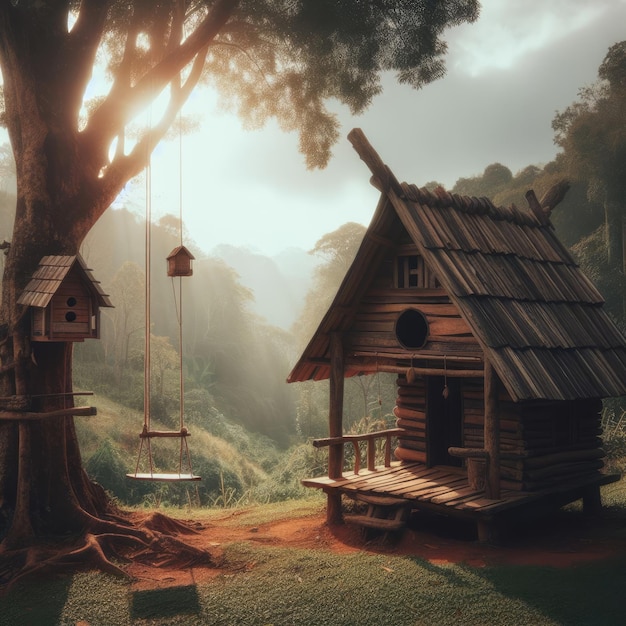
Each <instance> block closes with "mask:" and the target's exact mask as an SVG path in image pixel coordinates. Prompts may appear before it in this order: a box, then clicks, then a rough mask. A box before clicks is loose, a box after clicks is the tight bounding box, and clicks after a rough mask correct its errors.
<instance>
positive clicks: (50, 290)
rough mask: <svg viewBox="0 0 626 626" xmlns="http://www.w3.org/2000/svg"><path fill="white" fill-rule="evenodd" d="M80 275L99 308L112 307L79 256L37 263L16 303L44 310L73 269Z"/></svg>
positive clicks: (45, 258)
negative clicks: (76, 269)
mask: <svg viewBox="0 0 626 626" xmlns="http://www.w3.org/2000/svg"><path fill="white" fill-rule="evenodd" d="M75 266H76V267H77V268H78V269H79V272H80V273H81V275H82V277H83V279H84V284H85V287H86V288H87V289H88V290H89V291H90V292H91V295H92V296H93V297H94V298H95V300H96V302H97V303H98V305H99V306H102V307H112V306H113V304H112V303H111V301H110V299H109V296H108V295H107V294H105V293H104V291H103V290H102V287H100V283H99V281H97V280H96V279H95V278H94V276H93V273H92V271H91V270H90V269H88V268H87V265H86V264H85V261H84V259H83V258H82V257H81V256H80V254H75V255H49V256H45V257H43V258H42V259H41V261H39V265H38V267H37V269H36V270H35V272H34V274H33V275H32V278H31V279H30V281H29V283H28V284H27V285H26V287H25V288H24V291H22V293H21V295H20V297H19V298H18V301H17V303H18V304H23V305H25V306H34V307H39V308H44V307H46V306H48V304H49V303H50V300H52V297H53V296H54V294H55V293H56V292H57V290H58V289H59V287H60V286H61V284H62V283H63V281H64V280H65V279H66V278H67V276H68V275H69V273H70V271H71V270H72V268H73V267H75Z"/></svg>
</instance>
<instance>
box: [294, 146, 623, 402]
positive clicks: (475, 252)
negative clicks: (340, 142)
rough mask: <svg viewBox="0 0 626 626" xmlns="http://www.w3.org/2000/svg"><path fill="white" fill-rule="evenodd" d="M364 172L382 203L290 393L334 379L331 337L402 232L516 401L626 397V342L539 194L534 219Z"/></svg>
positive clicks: (343, 326)
mask: <svg viewBox="0 0 626 626" xmlns="http://www.w3.org/2000/svg"><path fill="white" fill-rule="evenodd" d="M376 156H377V155H376ZM362 158H363V156H362ZM364 160H366V159H365V158H364ZM366 162H367V160H366ZM368 165H370V169H372V171H373V173H374V176H375V178H376V184H377V186H379V187H381V188H382V189H383V192H382V196H381V201H380V202H379V205H378V209H377V211H376V214H375V216H374V218H373V220H372V223H371V224H370V227H369V228H368V230H367V232H366V235H365V237H364V240H363V243H362V245H361V247H360V249H359V251H358V253H357V255H356V258H355V260H354V262H353V264H352V266H351V268H350V270H349V271H348V274H347V275H346V277H345V279H344V281H343V283H342V285H341V287H340V289H339V292H338V293H337V296H336V297H335V300H334V301H333V303H332V305H331V307H330V309H329V311H328V312H327V314H326V316H325V317H324V319H323V320H322V322H321V324H320V326H319V328H318V330H317V332H316V333H315V335H314V336H313V338H312V340H311V342H310V343H309V345H308V346H307V348H306V349H305V351H304V353H303V355H302V357H301V358H300V360H299V361H298V363H297V364H296V366H295V367H294V369H293V371H292V372H291V374H290V376H289V378H288V380H289V381H290V382H295V381H298V380H307V379H310V378H315V379H320V378H326V377H328V374H329V367H328V366H325V367H324V366H322V367H320V365H319V364H321V363H322V362H323V360H324V359H327V358H328V343H329V339H328V338H329V335H330V332H332V331H342V330H347V329H348V328H349V326H350V324H351V313H350V312H351V311H355V305H356V304H357V302H358V298H359V297H360V296H361V295H362V294H363V293H364V289H365V286H364V284H363V283H366V282H367V277H368V276H370V275H371V274H372V272H373V268H374V266H375V265H376V264H377V263H379V262H380V258H381V257H380V255H377V253H376V247H377V246H378V247H379V248H380V247H381V245H384V244H386V245H389V244H390V241H392V240H393V239H394V237H395V238H397V236H398V226H399V224H401V225H402V227H403V230H406V232H407V233H408V234H409V236H410V238H411V239H412V241H413V242H414V244H415V245H416V247H417V248H418V250H419V253H420V255H421V256H422V257H423V258H424V261H425V263H426V264H427V265H428V267H429V268H430V270H431V271H432V272H433V273H434V274H435V275H436V277H437V279H438V280H439V282H440V284H441V286H442V287H443V288H444V290H445V291H446V292H447V294H448V296H449V298H450V300H451V301H452V302H453V303H454V304H455V305H456V306H457V307H458V310H459V311H460V313H461V316H462V317H463V318H464V320H465V321H466V322H467V324H468V326H469V327H470V329H471V331H472V334H473V335H474V337H475V338H476V339H477V341H478V342H479V344H480V346H481V347H482V350H483V353H484V354H485V356H486V358H488V359H490V361H491V362H492V364H493V366H494V368H495V370H496V372H497V373H498V375H499V377H500V379H501V380H502V382H503V384H504V386H505V387H506V389H507V391H508V392H509V394H510V396H511V397H512V398H513V399H514V400H516V401H522V400H534V399H548V400H575V399H579V398H604V397H611V396H621V395H626V340H625V339H624V337H623V335H622V334H621V333H620V331H619V330H618V328H617V327H616V325H615V324H614V322H613V321H612V320H611V318H610V317H609V316H608V315H607V314H606V312H605V311H604V310H603V308H602V305H603V303H604V300H603V298H602V296H601V294H600V293H599V292H598V290H597V289H596V288H595V287H594V285H593V284H592V283H591V282H590V281H589V279H588V278H587V277H586V276H585V275H584V274H583V272H582V271H581V269H580V268H579V267H578V265H577V264H576V262H575V261H574V259H573V258H572V256H571V254H570V253H569V252H568V250H567V249H566V248H565V247H564V246H563V245H562V244H561V243H560V242H559V240H558V239H557V237H556V235H555V232H554V229H553V227H552V225H551V224H550V222H549V218H548V215H547V214H546V213H543V212H542V211H541V209H540V207H538V203H536V200H535V201H534V202H535V203H536V205H535V206H533V204H532V200H533V199H534V195H532V196H531V208H529V209H528V210H521V209H518V208H516V207H514V206H513V207H510V208H505V207H496V206H495V205H494V204H493V203H492V202H491V201H490V200H488V199H487V198H470V197H464V196H459V195H455V194H450V193H448V192H446V191H444V190H443V189H441V188H440V189H438V190H437V192H436V193H433V192H431V191H429V190H427V189H424V188H422V189H420V188H418V187H416V186H415V185H409V184H406V183H403V184H401V185H400V184H399V183H397V181H396V180H395V177H394V176H393V174H392V173H391V172H390V170H389V168H387V167H386V166H383V167H384V169H382V168H381V167H380V166H379V165H374V167H372V165H371V164H370V163H368ZM316 363H317V366H316V367H312V364H316ZM353 373H354V372H353Z"/></svg>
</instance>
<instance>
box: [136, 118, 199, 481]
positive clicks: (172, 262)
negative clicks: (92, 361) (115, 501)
mask: <svg viewBox="0 0 626 626" xmlns="http://www.w3.org/2000/svg"><path fill="white" fill-rule="evenodd" d="M180 135H182V128H181V130H180V134H179V167H180V197H179V231H180V245H179V246H178V247H176V248H174V250H172V252H171V253H170V254H169V255H168V257H167V275H168V276H171V277H172V290H173V292H174V300H175V305H176V306H175V308H176V316H177V318H178V357H179V359H178V368H179V390H180V401H179V427H178V430H152V427H151V413H150V390H151V384H150V383H151V375H150V374H151V363H150V328H151V311H150V308H151V307H150V300H151V297H150V296H151V294H150V283H151V276H150V274H151V262H152V245H151V243H152V242H151V224H152V216H151V208H152V207H151V204H152V202H151V193H152V191H151V189H152V180H151V165H150V162H148V166H147V168H146V233H145V266H146V269H145V271H146V286H145V324H146V326H145V346H146V348H145V357H144V403H143V404H144V416H143V429H142V431H141V433H140V434H139V439H140V445H139V455H138V457H137V465H136V467H135V472H134V473H129V474H126V476H127V477H128V478H133V479H135V480H154V481H169V482H177V481H188V480H200V476H196V475H195V474H194V473H193V470H192V467H191V455H190V453H189V446H188V445H187V437H189V436H190V433H189V431H188V430H187V428H186V426H185V421H184V415H185V406H184V392H185V389H184V375H183V283H182V279H183V277H185V276H191V275H192V273H193V270H192V267H191V261H192V260H193V258H194V257H193V255H192V254H191V253H190V252H189V250H187V248H185V246H184V245H183V208H182V207H183V203H182V138H181V136H180ZM175 277H178V294H179V296H178V300H177V301H176V289H175V284H174V279H175ZM158 438H174V439H175V438H178V439H179V440H180V449H179V456H178V471H177V472H176V471H175V472H170V473H163V472H157V471H155V467H154V460H153V456H152V443H151V442H152V439H158ZM142 460H143V465H144V468H145V466H146V465H147V468H145V469H146V471H143V472H140V467H141V466H142Z"/></svg>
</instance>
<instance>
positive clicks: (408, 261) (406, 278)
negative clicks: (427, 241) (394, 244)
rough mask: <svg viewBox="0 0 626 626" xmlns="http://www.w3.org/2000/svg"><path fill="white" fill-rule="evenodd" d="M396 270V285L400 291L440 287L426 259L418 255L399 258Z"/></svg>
mask: <svg viewBox="0 0 626 626" xmlns="http://www.w3.org/2000/svg"><path fill="white" fill-rule="evenodd" d="M395 269H396V272H395V283H396V287H397V288H398V289H411V288H413V289H415V288H419V289H429V288H434V287H439V281H438V280H437V279H436V278H435V277H434V276H433V275H432V274H431V272H430V271H429V270H428V268H427V267H426V264H425V263H424V259H423V258H422V257H421V256H419V255H418V254H411V255H400V256H398V257H397V258H396V268H395Z"/></svg>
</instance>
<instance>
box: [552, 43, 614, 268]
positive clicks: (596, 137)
mask: <svg viewBox="0 0 626 626" xmlns="http://www.w3.org/2000/svg"><path fill="white" fill-rule="evenodd" d="M598 77H599V80H598V82H596V83H595V84H594V85H592V86H590V87H586V88H584V89H581V91H580V94H579V99H578V101H577V102H575V103H574V104H572V105H570V106H569V107H568V108H567V109H566V110H565V111H563V112H561V113H559V114H557V115H556V117H555V119H554V121H553V123H552V126H553V128H554V130H555V131H556V132H555V142H556V143H557V144H558V145H560V146H561V147H562V148H563V155H564V160H565V162H566V164H567V167H568V170H569V175H570V176H571V177H572V178H573V179H574V180H583V181H585V182H586V183H587V189H588V195H589V197H590V199H591V200H592V201H595V202H598V203H599V204H601V205H602V206H603V207H604V222H605V238H606V239H605V243H606V251H607V264H608V266H609V268H610V269H611V270H613V271H617V272H621V273H622V274H626V247H625V246H624V232H625V230H626V124H625V123H624V120H625V119H626V41H622V42H620V43H616V44H614V45H613V46H611V47H610V48H609V50H608V52H607V54H606V56H605V58H604V60H603V61H602V64H601V65H600V67H599V69H598Z"/></svg>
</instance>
